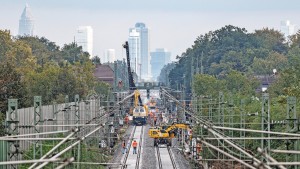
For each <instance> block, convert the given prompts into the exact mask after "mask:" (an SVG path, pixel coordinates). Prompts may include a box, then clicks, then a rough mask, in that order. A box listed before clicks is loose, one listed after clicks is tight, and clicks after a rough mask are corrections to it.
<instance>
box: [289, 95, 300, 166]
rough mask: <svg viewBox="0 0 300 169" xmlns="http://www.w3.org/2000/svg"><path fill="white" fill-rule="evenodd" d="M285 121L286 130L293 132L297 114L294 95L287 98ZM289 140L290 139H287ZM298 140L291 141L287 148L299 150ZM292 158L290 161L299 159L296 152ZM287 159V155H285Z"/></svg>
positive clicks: (295, 128) (295, 126) (295, 127)
mask: <svg viewBox="0 0 300 169" xmlns="http://www.w3.org/2000/svg"><path fill="white" fill-rule="evenodd" d="M286 121H287V132H294V131H297V128H298V127H297V114H296V97H292V96H290V97H288V98H287V114H286ZM287 141H290V140H287ZM298 142H299V141H298V140H296V141H291V143H290V146H287V150H289V149H290V148H292V149H294V150H299V148H298ZM293 156H294V159H293V160H292V161H299V158H298V156H299V155H297V154H294V155H293ZM287 161H289V160H288V156H287ZM294 168H295V169H298V168H300V166H295V167H294Z"/></svg>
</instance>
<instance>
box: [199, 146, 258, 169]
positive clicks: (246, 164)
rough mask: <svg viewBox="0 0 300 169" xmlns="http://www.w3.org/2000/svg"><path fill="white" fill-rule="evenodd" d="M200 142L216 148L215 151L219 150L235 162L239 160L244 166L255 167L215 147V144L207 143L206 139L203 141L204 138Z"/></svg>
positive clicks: (253, 168) (252, 168)
mask: <svg viewBox="0 0 300 169" xmlns="http://www.w3.org/2000/svg"><path fill="white" fill-rule="evenodd" d="M201 142H202V143H203V144H205V145H207V146H208V147H210V148H212V149H214V150H216V151H219V152H220V153H222V154H224V155H225V156H227V157H229V158H231V159H234V160H235V161H237V162H239V163H241V164H243V165H245V166H246V167H249V168H251V169H256V167H254V166H252V165H250V164H248V163H246V162H244V161H243V160H240V159H238V158H236V157H234V156H233V155H231V154H229V153H226V152H225V151H223V150H221V149H219V148H217V147H216V146H214V145H212V144H209V143H208V142H206V141H204V140H201Z"/></svg>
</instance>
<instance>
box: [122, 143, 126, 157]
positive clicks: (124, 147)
mask: <svg viewBox="0 0 300 169" xmlns="http://www.w3.org/2000/svg"><path fill="white" fill-rule="evenodd" d="M126 149H127V148H126V142H125V140H123V142H122V153H123V154H125V153H126Z"/></svg>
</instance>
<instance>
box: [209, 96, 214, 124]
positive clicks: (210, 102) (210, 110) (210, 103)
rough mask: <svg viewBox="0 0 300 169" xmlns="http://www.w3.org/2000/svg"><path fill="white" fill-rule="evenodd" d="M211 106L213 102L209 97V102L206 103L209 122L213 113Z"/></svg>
mask: <svg viewBox="0 0 300 169" xmlns="http://www.w3.org/2000/svg"><path fill="white" fill-rule="evenodd" d="M212 104H213V100H212V98H211V96H210V97H209V102H208V119H209V120H210V121H212V116H213V112H212V109H213V107H212Z"/></svg>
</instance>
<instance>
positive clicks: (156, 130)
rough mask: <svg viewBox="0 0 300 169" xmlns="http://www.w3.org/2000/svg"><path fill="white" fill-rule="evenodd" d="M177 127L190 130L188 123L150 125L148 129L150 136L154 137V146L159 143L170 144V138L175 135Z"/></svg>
mask: <svg viewBox="0 0 300 169" xmlns="http://www.w3.org/2000/svg"><path fill="white" fill-rule="evenodd" d="M177 129H185V130H191V129H190V126H189V125H188V124H172V125H170V126H158V127H152V128H150V129H149V131H148V135H149V137H150V138H154V146H158V145H159V144H166V145H167V146H171V145H172V138H174V137H175V136H176V133H177Z"/></svg>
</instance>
